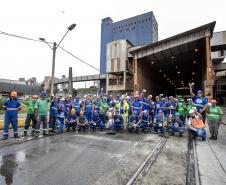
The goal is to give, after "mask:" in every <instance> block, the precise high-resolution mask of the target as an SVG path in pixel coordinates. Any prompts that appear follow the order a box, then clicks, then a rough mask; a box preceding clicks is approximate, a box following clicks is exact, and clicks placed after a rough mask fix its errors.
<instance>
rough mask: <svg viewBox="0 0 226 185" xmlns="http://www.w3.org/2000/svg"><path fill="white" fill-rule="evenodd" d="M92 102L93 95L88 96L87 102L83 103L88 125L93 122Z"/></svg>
mask: <svg viewBox="0 0 226 185" xmlns="http://www.w3.org/2000/svg"><path fill="white" fill-rule="evenodd" d="M92 106H93V103H92V100H91V95H90V94H88V95H87V96H86V100H85V101H84V102H83V112H84V113H85V117H86V119H87V121H88V123H90V121H91V116H92Z"/></svg>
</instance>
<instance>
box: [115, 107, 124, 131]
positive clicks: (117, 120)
mask: <svg viewBox="0 0 226 185" xmlns="http://www.w3.org/2000/svg"><path fill="white" fill-rule="evenodd" d="M123 122H124V121H123V117H122V116H121V115H120V114H119V110H118V109H117V110H116V111H115V115H114V123H113V128H114V130H116V131H121V130H122V129H123V128H124V125H123Z"/></svg>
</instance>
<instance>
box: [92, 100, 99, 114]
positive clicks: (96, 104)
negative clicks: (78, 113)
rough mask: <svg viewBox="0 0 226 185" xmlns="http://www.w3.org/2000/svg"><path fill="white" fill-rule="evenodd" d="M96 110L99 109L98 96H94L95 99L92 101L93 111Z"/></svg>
mask: <svg viewBox="0 0 226 185" xmlns="http://www.w3.org/2000/svg"><path fill="white" fill-rule="evenodd" d="M95 110H97V111H98V112H99V111H100V96H97V97H96V100H94V101H93V112H94V111H95Z"/></svg>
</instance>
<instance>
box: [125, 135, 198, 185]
mask: <svg viewBox="0 0 226 185" xmlns="http://www.w3.org/2000/svg"><path fill="white" fill-rule="evenodd" d="M167 140H168V138H164V137H163V138H161V139H160V141H159V142H158V143H157V145H156V147H155V148H154V150H153V151H152V152H150V153H149V155H148V156H147V158H146V159H145V160H144V162H143V163H142V164H141V165H140V167H139V168H138V169H137V171H136V172H135V173H134V175H133V176H132V177H131V178H130V179H129V181H128V182H127V184H126V185H142V184H144V178H145V176H146V175H147V174H148V172H149V170H150V169H151V168H152V166H153V165H154V164H155V162H156V160H157V158H158V156H159V154H160V153H161V152H163V148H164V146H165V144H166V142H167ZM184 184H186V185H200V184H201V182H200V176H199V170H198V162H197V155H196V147H195V141H194V140H193V139H191V138H189V139H188V151H187V169H186V182H184Z"/></svg>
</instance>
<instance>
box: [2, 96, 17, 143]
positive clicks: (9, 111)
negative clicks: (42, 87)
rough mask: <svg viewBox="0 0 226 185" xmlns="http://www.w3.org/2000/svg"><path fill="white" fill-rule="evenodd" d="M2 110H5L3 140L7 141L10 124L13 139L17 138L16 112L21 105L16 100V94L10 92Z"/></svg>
mask: <svg viewBox="0 0 226 185" xmlns="http://www.w3.org/2000/svg"><path fill="white" fill-rule="evenodd" d="M3 108H4V109H5V117H4V130H3V140H6V139H8V136H9V130H8V129H9V125H10V123H11V124H12V127H13V132H14V137H15V138H18V137H19V136H18V130H17V129H18V111H19V110H20V109H21V104H20V102H19V101H18V100H17V93H16V92H11V94H10V98H9V99H8V100H6V102H5V103H4V105H3Z"/></svg>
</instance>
